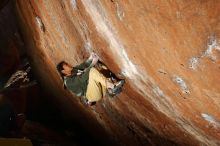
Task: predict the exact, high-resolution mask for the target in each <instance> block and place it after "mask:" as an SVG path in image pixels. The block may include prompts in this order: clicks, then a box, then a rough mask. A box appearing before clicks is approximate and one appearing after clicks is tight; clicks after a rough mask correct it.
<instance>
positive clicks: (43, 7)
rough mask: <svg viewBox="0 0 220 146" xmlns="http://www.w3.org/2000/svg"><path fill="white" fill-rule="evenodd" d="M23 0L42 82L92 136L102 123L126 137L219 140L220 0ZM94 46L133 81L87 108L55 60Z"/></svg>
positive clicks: (74, 57)
mask: <svg viewBox="0 0 220 146" xmlns="http://www.w3.org/2000/svg"><path fill="white" fill-rule="evenodd" d="M16 8H17V14H18V16H19V21H20V25H21V27H22V32H23V33H24V39H25V42H26V45H27V48H28V49H27V51H28V54H29V56H30V57H31V64H32V66H33V69H34V72H35V73H36V74H37V76H38V79H39V81H40V83H41V84H42V85H44V87H45V88H46V89H47V90H49V91H50V92H52V93H54V95H56V98H53V99H51V100H54V101H56V102H57V105H59V107H60V108H61V109H63V110H64V111H66V112H67V111H68V112H69V113H68V116H71V117H74V118H75V119H79V120H81V121H82V123H83V124H84V126H87V127H88V128H89V129H90V131H91V132H93V133H94V135H96V134H97V133H99V134H100V133H101V132H102V128H103V129H105V131H106V132H107V133H108V134H110V135H112V137H113V139H115V140H116V141H118V142H119V143H121V144H124V145H147V144H149V145H150V144H151V145H171V143H170V142H169V141H168V140H165V139H169V140H172V141H174V142H175V143H178V144H179V145H213V146H214V145H219V144H220V135H219V133H220V114H219V108H220V107H219V103H220V87H219V84H218V83H219V81H220V78H219V67H220V66H219V57H220V55H219V51H220V45H219V40H220V39H219V38H220V30H219V28H220V21H219V19H220V17H219V10H220V1H218V0H212V1H198V0H192V1H185V0H179V1H153V0H149V1H145V0H139V1H131V0H129V1H123V0H105V1H98V0H93V1H92V0H86V1H80V0H53V1H47V0H39V1H34V0H22V1H20V0H17V1H16ZM92 51H95V52H96V53H97V54H98V55H99V56H100V58H101V59H102V61H103V62H104V63H105V64H106V65H107V66H108V67H109V68H110V69H111V70H112V71H113V72H114V73H115V74H116V75H118V76H120V77H124V78H125V79H126V85H125V88H124V90H123V92H122V94H121V95H120V96H118V97H116V98H113V99H111V98H108V97H106V98H104V99H103V100H102V101H100V102H99V103H98V104H97V105H95V106H94V107H93V108H87V107H84V105H82V104H81V102H80V100H79V98H77V97H75V96H73V95H72V94H71V93H70V92H68V91H66V90H64V89H63V88H62V80H61V78H60V77H59V74H58V72H57V71H56V65H57V63H59V62H60V61H62V60H66V61H67V62H70V63H71V64H72V65H77V64H79V63H81V62H82V61H83V60H84V59H85V58H86V57H87V56H89V53H91V52H92ZM92 125H93V126H92ZM96 129H100V132H97V130H96ZM97 135H98V134H97Z"/></svg>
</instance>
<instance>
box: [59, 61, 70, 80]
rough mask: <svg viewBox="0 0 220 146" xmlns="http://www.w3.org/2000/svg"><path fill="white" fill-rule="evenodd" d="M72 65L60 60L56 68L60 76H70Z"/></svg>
mask: <svg viewBox="0 0 220 146" xmlns="http://www.w3.org/2000/svg"><path fill="white" fill-rule="evenodd" d="M72 69H73V67H72V66H71V65H70V64H69V63H67V62H65V61H61V62H60V63H59V64H58V65H57V70H58V71H59V73H60V75H61V76H62V77H64V76H70V75H71V71H72Z"/></svg>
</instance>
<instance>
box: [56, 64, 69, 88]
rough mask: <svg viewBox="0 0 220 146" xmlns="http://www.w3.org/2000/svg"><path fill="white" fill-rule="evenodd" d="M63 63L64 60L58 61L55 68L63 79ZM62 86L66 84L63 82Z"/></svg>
mask: <svg viewBox="0 0 220 146" xmlns="http://www.w3.org/2000/svg"><path fill="white" fill-rule="evenodd" d="M64 64H67V62H65V61H61V62H60V63H58V64H57V70H58V72H59V74H60V76H61V77H62V79H63V80H64V75H63V73H62V70H63V65H64ZM63 88H64V89H66V86H65V85H64V84H63Z"/></svg>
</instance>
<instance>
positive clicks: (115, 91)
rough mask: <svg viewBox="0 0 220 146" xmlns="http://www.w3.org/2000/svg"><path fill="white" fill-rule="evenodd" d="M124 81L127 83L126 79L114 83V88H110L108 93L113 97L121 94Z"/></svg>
mask: <svg viewBox="0 0 220 146" xmlns="http://www.w3.org/2000/svg"><path fill="white" fill-rule="evenodd" d="M124 83H125V80H120V81H118V82H117V83H116V84H115V85H114V88H108V95H110V96H111V97H113V96H115V95H117V94H119V93H120V92H121V91H122V87H123V85H124Z"/></svg>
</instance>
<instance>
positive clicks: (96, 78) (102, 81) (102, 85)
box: [86, 67, 108, 102]
mask: <svg viewBox="0 0 220 146" xmlns="http://www.w3.org/2000/svg"><path fill="white" fill-rule="evenodd" d="M107 81H108V80H107V78H106V77H105V76H104V75H103V74H101V73H100V72H99V71H98V70H97V69H96V68H94V67H93V68H91V69H90V72H89V82H88V86H87V91H86V98H87V99H88V101H89V102H95V101H99V100H100V99H101V98H102V97H104V96H105V94H106V91H107V86H106V84H107Z"/></svg>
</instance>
